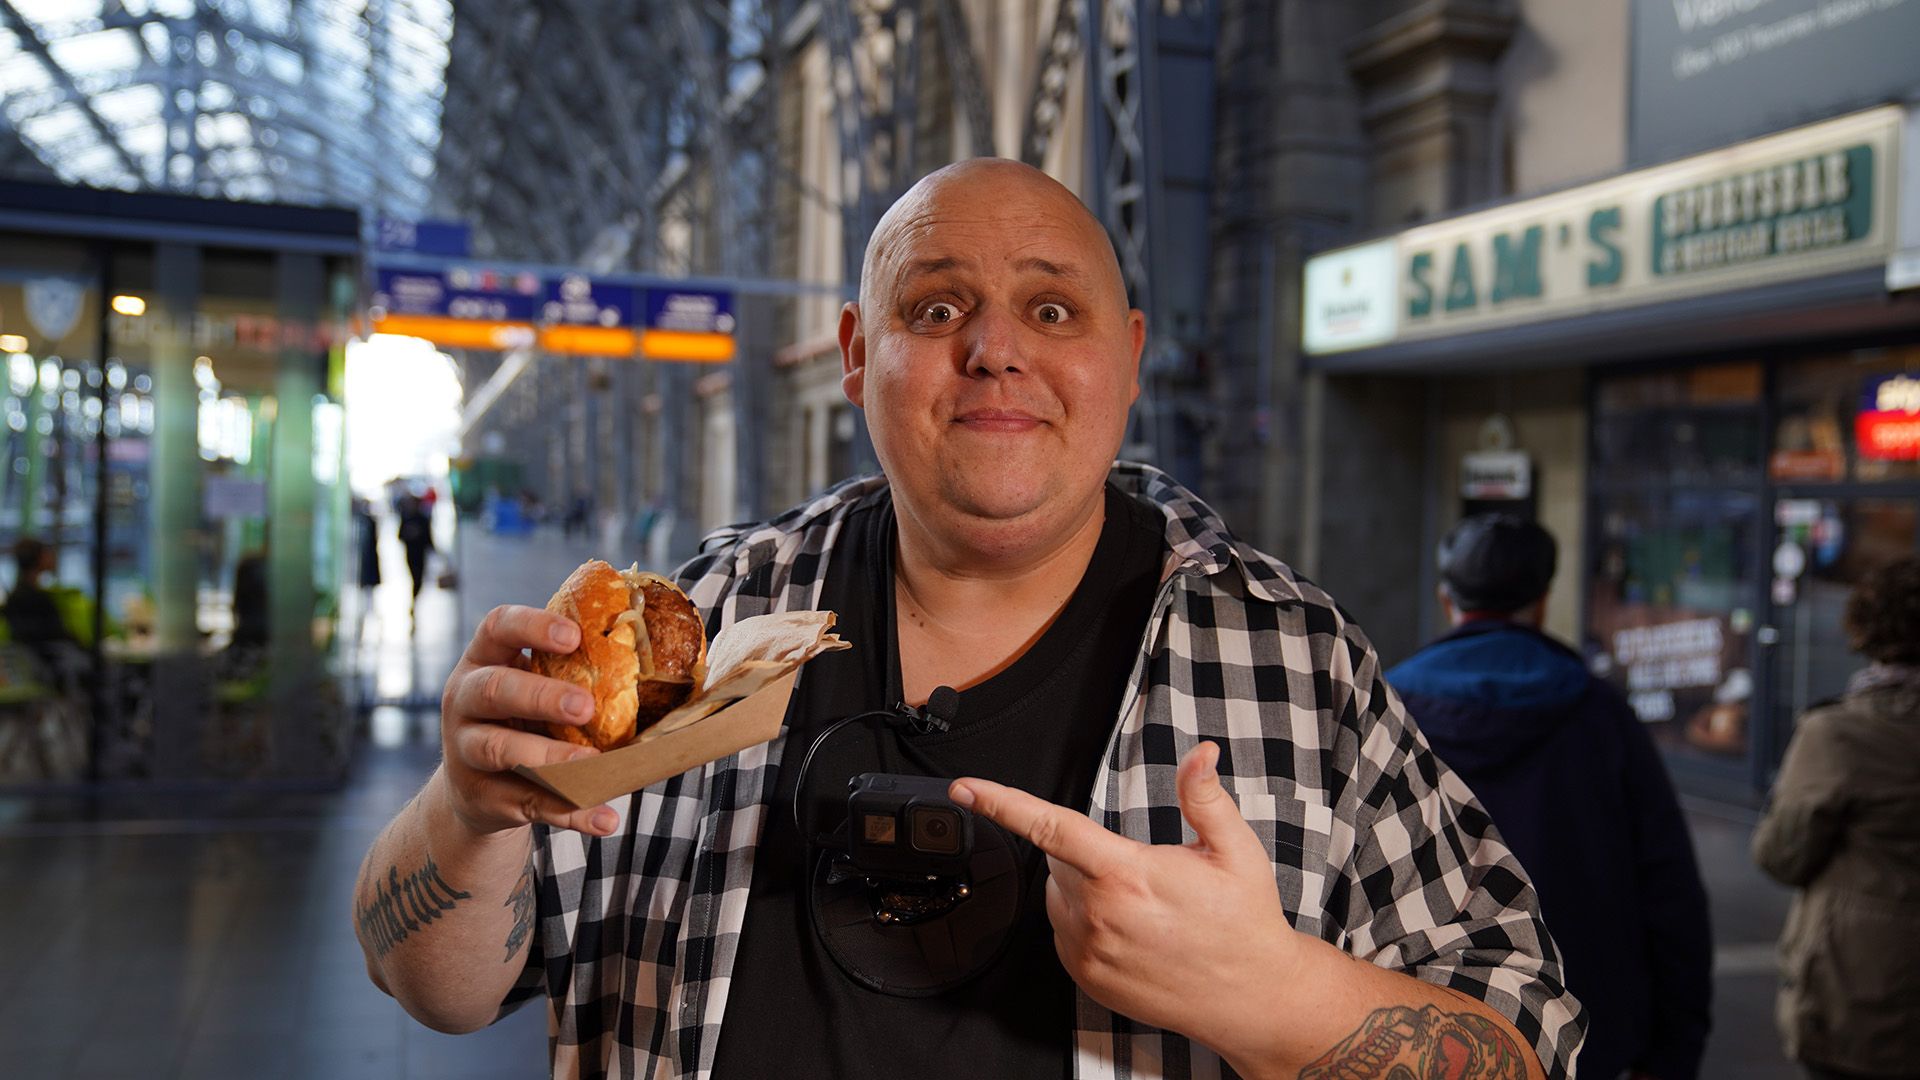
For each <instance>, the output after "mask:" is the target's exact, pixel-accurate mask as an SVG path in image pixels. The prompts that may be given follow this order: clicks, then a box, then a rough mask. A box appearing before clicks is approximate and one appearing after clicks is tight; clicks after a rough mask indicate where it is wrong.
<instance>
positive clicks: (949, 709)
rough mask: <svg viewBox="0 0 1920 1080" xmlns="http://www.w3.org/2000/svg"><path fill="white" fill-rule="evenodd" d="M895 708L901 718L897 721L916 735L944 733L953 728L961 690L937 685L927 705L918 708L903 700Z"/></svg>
mask: <svg viewBox="0 0 1920 1080" xmlns="http://www.w3.org/2000/svg"><path fill="white" fill-rule="evenodd" d="M893 710H894V712H895V713H896V714H898V716H899V718H900V719H899V720H898V721H896V722H897V723H901V724H904V725H905V726H906V729H907V730H908V731H909V732H911V733H913V734H915V735H944V734H946V733H947V732H948V731H951V730H952V729H953V720H954V717H955V716H956V715H958V714H959V712H960V692H959V691H957V690H955V689H954V688H953V687H951V686H936V687H934V688H933V693H931V694H928V695H927V703H926V704H925V705H922V706H920V707H919V708H917V709H916V708H914V707H913V706H911V705H909V704H907V703H906V702H904V701H902V702H899V703H897V704H895V705H894V707H893Z"/></svg>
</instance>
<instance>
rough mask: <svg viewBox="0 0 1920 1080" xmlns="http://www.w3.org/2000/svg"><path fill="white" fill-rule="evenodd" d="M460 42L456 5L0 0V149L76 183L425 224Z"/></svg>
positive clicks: (426, 0) (351, 0)
mask: <svg viewBox="0 0 1920 1080" xmlns="http://www.w3.org/2000/svg"><path fill="white" fill-rule="evenodd" d="M452 31H453V12H452V10H451V3H450V0H197V2H196V0H0V140H7V141H13V140H16V139H17V140H18V141H19V142H20V143H22V144H24V145H25V146H26V148H27V149H28V150H30V151H31V152H32V154H33V155H34V156H35V157H37V158H38V159H39V160H40V161H42V162H44V163H45V164H46V165H47V166H49V167H50V168H52V169H53V171H54V172H55V173H56V174H57V175H58V176H59V177H60V178H61V179H63V180H66V181H69V182H72V183H80V184H90V185H93V186H96V187H117V188H127V189H134V188H145V189H159V190H166V191H180V192H187V193H193V194H199V195H208V196H217V197H224V198H230V199H249V200H266V201H275V202H295V203H321V204H329V205H339V206H354V207H360V208H362V209H372V210H376V211H379V212H382V213H388V214H394V215H398V216H417V215H418V214H419V213H420V212H421V211H422V210H423V209H424V207H425V205H426V202H427V198H428V195H429V194H430V190H431V185H432V179H433V165H434V152H435V149H436V148H437V147H438V145H439V142H440V110H441V99H442V96H443V94H444V91H445V80H446V68H447V42H448V40H449V38H450V37H451V35H452ZM0 158H3V156H0Z"/></svg>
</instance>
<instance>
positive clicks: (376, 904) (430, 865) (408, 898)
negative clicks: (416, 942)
mask: <svg viewBox="0 0 1920 1080" xmlns="http://www.w3.org/2000/svg"><path fill="white" fill-rule="evenodd" d="M471 899H473V894H472V893H465V892H461V891H460V890H458V889H455V888H454V887H453V886H451V885H449V884H447V880H446V879H445V878H443V877H441V876H440V868H439V867H438V866H436V865H434V862H433V859H432V858H431V857H429V858H428V859H427V865H425V866H423V867H421V868H420V869H418V870H415V871H414V872H413V873H411V874H408V875H407V876H406V877H404V878H403V877H401V876H400V868H399V867H398V866H390V867H388V868H387V879H386V880H385V881H379V882H376V883H375V885H374V889H373V900H372V902H371V903H366V904H362V905H360V911H359V913H358V921H359V923H360V936H361V937H362V938H363V939H364V940H365V941H366V943H367V945H368V946H369V947H371V948H372V949H373V955H375V956H385V955H387V954H388V953H389V952H392V951H393V947H394V946H395V945H398V944H400V943H401V942H402V941H405V940H406V939H407V936H408V935H409V934H417V933H419V932H420V931H421V930H423V929H425V928H426V926H427V924H429V923H431V922H433V921H434V920H435V919H438V918H440V917H441V916H443V915H445V914H446V913H447V912H449V911H452V910H453V907H454V905H455V904H457V903H459V902H460V901H462V900H471Z"/></svg>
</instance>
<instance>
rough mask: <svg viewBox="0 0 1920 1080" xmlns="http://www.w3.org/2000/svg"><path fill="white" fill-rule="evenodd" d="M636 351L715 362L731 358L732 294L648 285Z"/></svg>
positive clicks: (650, 355)
mask: <svg viewBox="0 0 1920 1080" xmlns="http://www.w3.org/2000/svg"><path fill="white" fill-rule="evenodd" d="M646 292H647V321H646V327H645V329H643V330H642V331H641V333H640V355H641V356H644V357H646V358H647V359H649V360H690V361H695V362H700V363H718V362H722V361H726V360H731V359H733V327H734V319H733V294H732V293H726V292H713V291H704V290H694V289H680V290H669V289H648V290H647V291H646Z"/></svg>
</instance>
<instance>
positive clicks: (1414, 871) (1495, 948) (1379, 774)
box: [1328, 619, 1587, 1080]
mask: <svg viewBox="0 0 1920 1080" xmlns="http://www.w3.org/2000/svg"><path fill="white" fill-rule="evenodd" d="M1341 621H1342V622H1343V623H1344V624H1345V625H1344V626H1343V628H1342V630H1341V633H1340V635H1339V645H1338V646H1337V647H1336V649H1335V656H1334V666H1335V668H1336V670H1335V672H1334V673H1333V674H1334V682H1335V685H1342V684H1344V686H1345V688H1346V690H1347V691H1348V700H1347V702H1346V705H1345V707H1344V709H1343V710H1342V711H1341V712H1340V714H1339V718H1340V723H1341V726H1342V727H1343V728H1345V729H1346V731H1348V732H1351V733H1353V736H1354V737H1355V739H1356V740H1357V744H1358V745H1357V760H1355V761H1354V764H1353V767H1352V774H1351V780H1352V783H1351V785H1350V786H1349V788H1348V795H1347V799H1348V800H1351V802H1350V805H1348V806H1347V807H1345V808H1344V809H1345V810H1347V811H1348V812H1350V813H1351V814H1352V815H1353V816H1352V818H1351V819H1350V820H1353V821H1354V822H1355V824H1356V833H1355V838H1354V847H1353V850H1352V853H1351V857H1350V858H1349V859H1348V860H1347V862H1346V865H1345V867H1344V869H1343V872H1342V873H1341V874H1340V876H1339V877H1338V878H1337V879H1336V881H1335V882H1334V893H1333V897H1332V900H1333V902H1332V903H1330V904H1329V905H1328V907H1329V911H1328V915H1329V917H1330V918H1332V919H1335V920H1337V921H1339V922H1340V923H1341V926H1340V930H1341V931H1342V932H1343V936H1344V938H1345V940H1346V949H1347V951H1348V952H1350V953H1352V954H1353V955H1355V956H1358V957H1361V958H1362V959H1366V960H1369V961H1371V962H1372V963H1375V964H1378V965H1380V966H1381V967H1386V968H1391V969H1394V970H1396V971H1402V972H1405V973H1406V974H1409V975H1412V976H1413V977H1415V978H1417V979H1420V980H1422V981H1423V982H1429V983H1433V984H1435V985H1438V986H1445V987H1449V988H1451V989H1454V990H1458V991H1460V992H1462V993H1465V994H1469V995H1471V996H1473V997H1474V998H1477V999H1479V1000H1480V1001H1482V1002H1485V1003H1486V1004H1487V1005H1488V1006H1490V1007H1491V1008H1493V1009H1494V1010H1495V1011H1496V1012H1498V1013H1500V1014H1501V1015H1502V1016H1505V1017H1506V1018H1507V1019H1508V1020H1510V1021H1512V1023H1513V1025H1514V1027H1515V1029H1517V1030H1518V1031H1519V1033H1520V1034H1521V1036H1522V1037H1524V1038H1525V1039H1527V1040H1528V1041H1529V1042H1531V1043H1532V1044H1533V1047H1534V1050H1535V1052H1536V1053H1537V1054H1538V1055H1539V1058H1540V1062H1541V1064H1542V1065H1543V1066H1544V1067H1545V1069H1546V1073H1547V1075H1548V1076H1549V1077H1551V1078H1553V1080H1564V1078H1568V1077H1571V1076H1572V1075H1573V1061H1574V1056H1575V1054H1576V1052H1577V1051H1578V1049H1579V1047H1580V1043H1581V1040H1582V1038H1583V1037H1584V1036H1585V1033H1586V1025H1587V1021H1586V1015H1585V1012H1584V1010H1582V1008H1581V1007H1580V1004H1579V1002H1578V1001H1576V1000H1575V999H1574V998H1573V996H1572V995H1571V994H1569V993H1568V992H1567V988H1566V985H1565V984H1564V982H1563V981H1562V977H1561V970H1560V957H1559V952H1558V950H1557V949H1556V948H1555V947H1554V944H1553V939H1552V937H1550V936H1549V935H1548V933H1547V928H1546V924H1545V923H1544V922H1543V921H1542V920H1541V917H1540V904H1539V900H1538V898H1537V897H1536V896H1535V894H1534V891H1533V885H1532V883H1531V882H1530V881H1529V880H1528V879H1527V876H1526V873H1525V871H1523V870H1522V869H1521V867H1520V864H1519V862H1518V861H1517V860H1516V859H1515V858H1514V856H1513V854H1512V852H1510V851H1508V850H1507V847H1506V844H1505V843H1503V842H1502V841H1501V839H1500V837H1499V834H1498V833H1497V832H1495V830H1494V827H1493V821H1492V819H1491V818H1490V817H1488V815H1487V813H1486V811H1484V810H1483V809H1481V807H1480V804H1479V803H1478V802H1476V801H1475V800H1474V798H1473V794H1472V792H1470V791H1469V790H1468V789H1467V787H1466V785H1465V784H1464V783H1463V782H1462V781H1461V780H1460V779H1459V778H1458V777H1457V776H1455V775H1454V773H1453V772H1452V771H1451V770H1449V769H1448V768H1447V767H1446V765H1445V764H1444V763H1442V762H1441V761H1440V759H1439V758H1438V757H1436V756H1435V754H1434V752H1433V750H1432V749H1431V748H1430V747H1429V746H1428V745H1427V742H1426V739H1425V738H1424V737H1422V736H1421V734H1420V732H1419V729H1418V728H1416V727H1415V726H1414V724H1413V723H1412V722H1411V721H1410V720H1409V719H1408V717H1407V714H1406V711H1405V710H1404V709H1403V708H1402V706H1401V704H1400V700H1399V697H1398V696H1397V695H1396V694H1395V693H1394V692H1393V691H1392V689H1390V688H1389V687H1388V686H1387V683H1386V680H1385V679H1384V678H1382V672H1381V669H1380V661H1379V657H1378V655H1377V654H1376V653H1375V652H1374V650H1373V647H1372V645H1370V644H1369V643H1368V642H1367V640H1366V638H1365V636H1364V635H1362V634H1361V633H1360V631H1359V629H1358V628H1357V627H1355V626H1354V625H1353V624H1352V623H1351V622H1348V621H1346V620H1345V619H1342V620H1341ZM1340 667H1345V668H1346V669H1347V670H1346V671H1339V670H1337V669H1338V668H1340Z"/></svg>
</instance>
